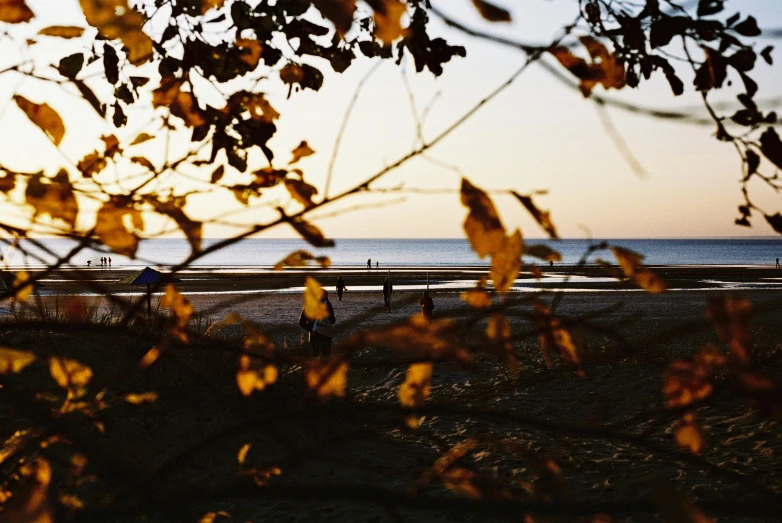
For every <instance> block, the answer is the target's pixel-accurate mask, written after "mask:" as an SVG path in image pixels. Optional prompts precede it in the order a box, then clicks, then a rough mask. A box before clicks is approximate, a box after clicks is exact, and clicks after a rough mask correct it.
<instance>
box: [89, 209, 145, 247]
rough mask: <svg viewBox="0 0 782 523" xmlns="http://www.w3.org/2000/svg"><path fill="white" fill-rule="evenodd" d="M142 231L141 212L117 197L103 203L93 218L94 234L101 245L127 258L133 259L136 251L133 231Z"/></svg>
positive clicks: (137, 240)
mask: <svg viewBox="0 0 782 523" xmlns="http://www.w3.org/2000/svg"><path fill="white" fill-rule="evenodd" d="M143 229H144V221H143V219H142V216H141V211H139V210H138V209H136V208H135V207H134V206H133V203H132V202H131V201H130V200H128V199H125V198H122V197H119V196H115V197H112V199H111V200H109V201H107V202H105V203H104V204H103V205H102V206H101V208H100V209H99V210H98V213H97V215H96V217H95V234H96V235H97V236H98V239H99V240H100V241H101V243H103V245H105V246H107V247H109V248H110V249H111V250H113V251H114V252H116V253H118V254H122V255H125V256H127V257H129V258H135V256H136V251H137V250H138V242H139V238H138V235H137V234H136V232H135V231H141V230H143Z"/></svg>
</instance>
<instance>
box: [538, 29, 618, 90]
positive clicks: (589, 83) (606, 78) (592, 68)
mask: <svg viewBox="0 0 782 523" xmlns="http://www.w3.org/2000/svg"><path fill="white" fill-rule="evenodd" d="M579 40H580V41H581V43H582V44H583V45H584V47H585V48H586V50H587V52H588V53H589V56H590V57H591V58H592V62H591V63H588V62H587V61H586V60H584V59H583V58H579V57H577V56H575V55H574V54H573V53H572V51H571V50H570V49H569V48H567V47H564V46H557V47H554V48H552V49H550V50H549V52H550V53H551V54H552V55H553V56H554V58H556V59H557V61H559V63H560V64H562V66H563V67H565V69H567V70H568V71H570V73H571V74H572V75H573V76H575V77H576V78H578V79H579V80H580V83H579V89H580V90H581V93H582V94H583V95H584V96H590V95H591V94H592V89H594V87H595V86H596V85H597V84H601V85H602V86H603V87H604V88H605V89H621V88H623V87H624V86H625V85H626V81H625V76H626V75H625V68H624V65H623V64H622V63H621V62H620V61H619V60H617V58H616V57H615V56H614V55H612V54H611V53H609V52H608V49H606V47H605V46H604V45H603V44H602V43H600V42H599V41H598V40H595V39H594V38H592V37H590V36H582V37H581V38H580V39H579Z"/></svg>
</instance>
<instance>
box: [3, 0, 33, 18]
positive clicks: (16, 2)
mask: <svg viewBox="0 0 782 523" xmlns="http://www.w3.org/2000/svg"><path fill="white" fill-rule="evenodd" d="M33 17H35V14H34V13H33V12H32V11H31V10H30V8H29V7H27V4H26V3H25V1H24V0H0V22H5V23H8V24H18V23H21V22H29V21H30V20H32V19H33Z"/></svg>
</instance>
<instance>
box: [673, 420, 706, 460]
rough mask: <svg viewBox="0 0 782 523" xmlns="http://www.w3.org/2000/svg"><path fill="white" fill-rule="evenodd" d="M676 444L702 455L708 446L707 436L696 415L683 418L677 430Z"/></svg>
mask: <svg viewBox="0 0 782 523" xmlns="http://www.w3.org/2000/svg"><path fill="white" fill-rule="evenodd" d="M675 434H676V443H678V444H679V446H680V447H683V448H685V449H687V450H689V451H690V452H691V453H693V454H700V453H701V451H702V450H703V447H704V445H705V444H706V434H704V432H703V427H701V424H700V423H699V422H698V419H697V417H696V416H695V414H694V413H692V412H688V413H686V414H685V415H684V416H682V417H681V419H680V420H679V422H678V423H677V424H676V428H675Z"/></svg>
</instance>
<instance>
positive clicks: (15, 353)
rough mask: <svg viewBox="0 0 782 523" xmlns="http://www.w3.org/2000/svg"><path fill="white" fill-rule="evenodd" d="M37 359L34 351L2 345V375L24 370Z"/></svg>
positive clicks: (0, 373) (0, 369)
mask: <svg viewBox="0 0 782 523" xmlns="http://www.w3.org/2000/svg"><path fill="white" fill-rule="evenodd" d="M17 279H18V276H17ZM35 359H36V356H35V354H33V353H32V352H27V351H21V350H16V349H7V348H5V347H0V375H6V374H17V373H19V372H22V370H23V369H24V368H25V367H27V366H28V365H30V364H31V363H32V362H34V361H35Z"/></svg>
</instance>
